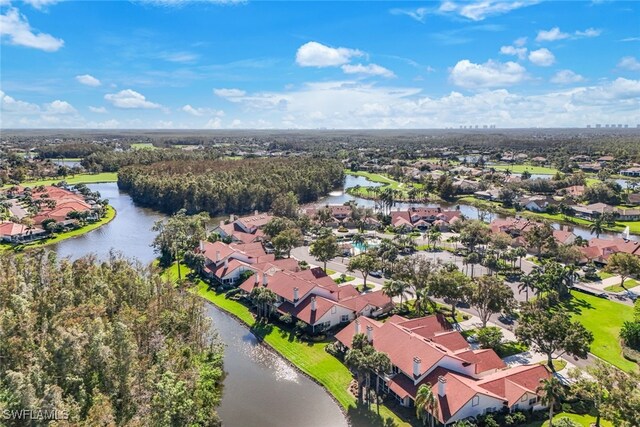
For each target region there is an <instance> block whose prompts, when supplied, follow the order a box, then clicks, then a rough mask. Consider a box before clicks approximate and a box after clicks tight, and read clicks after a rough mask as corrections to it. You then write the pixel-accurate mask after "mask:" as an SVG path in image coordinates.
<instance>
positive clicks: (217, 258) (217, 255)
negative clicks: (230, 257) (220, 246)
mask: <svg viewBox="0 0 640 427" xmlns="http://www.w3.org/2000/svg"><path fill="white" fill-rule="evenodd" d="M218 262H220V251H216V263H218Z"/></svg>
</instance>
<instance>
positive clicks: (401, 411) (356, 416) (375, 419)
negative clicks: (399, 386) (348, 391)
mask: <svg viewBox="0 0 640 427" xmlns="http://www.w3.org/2000/svg"><path fill="white" fill-rule="evenodd" d="M385 405H386V407H387V408H388V409H390V410H391V411H393V412H394V413H395V414H396V416H398V418H400V419H402V420H403V421H404V422H407V423H409V424H410V425H412V426H416V427H417V426H422V424H420V422H419V421H418V419H417V418H415V416H412V412H411V409H409V408H404V407H402V406H400V405H399V404H398V403H397V402H395V401H392V400H391V399H386V401H385ZM347 415H348V416H349V420H350V421H351V425H352V426H353V427H393V426H397V424H396V422H395V421H394V419H393V418H391V417H388V418H385V417H384V416H382V415H378V413H377V412H376V405H375V404H373V403H372V404H371V407H370V408H367V406H366V405H358V406H350V407H349V409H348V410H347Z"/></svg>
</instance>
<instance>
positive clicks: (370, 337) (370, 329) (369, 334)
mask: <svg viewBox="0 0 640 427" xmlns="http://www.w3.org/2000/svg"><path fill="white" fill-rule="evenodd" d="M367 341H369V342H373V327H371V326H367Z"/></svg>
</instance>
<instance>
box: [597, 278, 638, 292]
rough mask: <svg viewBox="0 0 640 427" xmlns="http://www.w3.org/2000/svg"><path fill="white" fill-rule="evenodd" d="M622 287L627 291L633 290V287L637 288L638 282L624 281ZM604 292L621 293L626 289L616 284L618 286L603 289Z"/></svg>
mask: <svg viewBox="0 0 640 427" xmlns="http://www.w3.org/2000/svg"><path fill="white" fill-rule="evenodd" d="M624 286H625V287H626V288H627V289H630V288H634V287H636V286H638V282H637V281H635V280H633V279H626V280H625V281H624ZM604 290H605V291H609V292H623V291H625V290H626V289H625V288H623V287H622V286H620V285H619V284H618V285H611V286H607V287H606V288H604Z"/></svg>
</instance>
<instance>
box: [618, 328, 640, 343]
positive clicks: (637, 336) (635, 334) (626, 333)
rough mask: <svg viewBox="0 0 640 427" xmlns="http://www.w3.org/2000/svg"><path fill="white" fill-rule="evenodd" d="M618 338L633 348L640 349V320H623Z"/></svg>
mask: <svg viewBox="0 0 640 427" xmlns="http://www.w3.org/2000/svg"><path fill="white" fill-rule="evenodd" d="M620 338H622V339H623V340H624V343H625V344H626V345H627V346H628V347H631V348H633V349H640V322H624V323H623V324H622V328H621V329H620Z"/></svg>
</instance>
